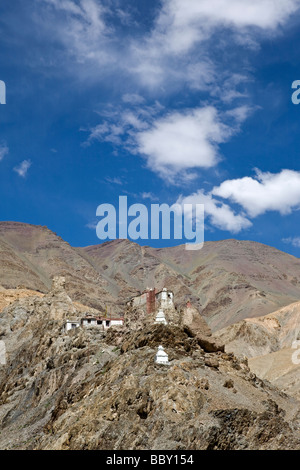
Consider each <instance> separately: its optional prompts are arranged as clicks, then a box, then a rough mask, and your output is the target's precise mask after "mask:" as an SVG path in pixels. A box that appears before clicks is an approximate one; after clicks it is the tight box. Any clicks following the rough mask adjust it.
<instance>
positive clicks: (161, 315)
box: [155, 308, 168, 325]
mask: <svg viewBox="0 0 300 470" xmlns="http://www.w3.org/2000/svg"><path fill="white" fill-rule="evenodd" d="M155 323H162V324H163V325H167V324H168V322H167V320H166V317H165V314H164V311H163V309H161V308H160V309H159V311H158V314H157V315H156V318H155Z"/></svg>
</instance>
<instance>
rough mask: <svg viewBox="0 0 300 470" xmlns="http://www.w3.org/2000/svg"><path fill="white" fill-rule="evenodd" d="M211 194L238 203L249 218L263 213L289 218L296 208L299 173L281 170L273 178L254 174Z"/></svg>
mask: <svg viewBox="0 0 300 470" xmlns="http://www.w3.org/2000/svg"><path fill="white" fill-rule="evenodd" d="M212 194H213V195H215V196H219V197H222V198H224V199H229V200H230V201H232V202H235V203H238V204H239V205H241V206H242V207H243V208H244V210H245V211H246V212H247V214H248V215H249V216H250V217H256V216H258V215H261V214H264V213H265V212H267V211H278V212H280V214H281V215H285V214H290V213H291V212H292V211H293V210H295V209H299V207H300V172H298V171H293V170H282V171H281V172H280V173H275V174H274V173H269V172H267V173H262V172H260V171H259V170H256V176H255V177H254V178H252V177H244V178H239V179H234V180H227V181H224V182H223V183H222V184H221V185H220V186H219V187H215V188H214V189H213V191H212Z"/></svg>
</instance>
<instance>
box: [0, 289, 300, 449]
mask: <svg viewBox="0 0 300 470" xmlns="http://www.w3.org/2000/svg"><path fill="white" fill-rule="evenodd" d="M74 309H76V307H75V306H74V305H72V303H70V299H69V297H68V296H66V295H65V294H63V293H62V292H61V291H59V292H56V291H52V292H50V293H49V294H48V295H46V296H44V297H41V296H34V297H27V298H22V299H19V300H16V301H15V302H13V303H11V304H9V305H8V306H7V307H5V308H4V310H3V311H2V314H1V316H0V339H1V340H2V341H4V342H5V344H6V347H7V364H6V365H3V366H0V448H1V449H126V450H130V449H151V450H155V449H170V450H172V449H184V450H189V449H300V433H299V429H300V427H299V425H300V410H299V402H297V401H296V400H295V399H293V398H292V397H289V396H287V395H286V394H284V393H282V392H280V391H279V390H278V389H276V388H275V387H274V386H272V385H271V384H269V383H268V382H264V381H263V380H260V379H258V378H257V377H256V376H255V374H253V373H252V372H251V371H250V370H249V367H248V366H247V361H246V360H238V359H237V358H236V357H235V356H234V355H233V354H228V353H226V352H223V349H224V347H223V346H220V347H217V348H211V341H213V340H212V339H209V338H207V341H206V342H203V341H201V340H199V339H198V335H197V333H194V332H193V331H191V330H190V329H189V328H187V327H184V326H183V327H180V326H169V325H168V326H164V325H149V326H147V327H145V328H141V329H139V330H137V331H130V330H128V329H126V328H124V329H120V328H115V329H113V328H111V329H110V330H108V332H103V331H101V330H99V329H97V328H96V329H94V328H90V329H83V328H77V329H75V330H71V331H69V332H65V331H64V330H63V329H62V320H63V317H64V316H67V315H68V313H69V311H72V312H73V311H74ZM188 314H189V312H188ZM59 318H60V320H59ZM196 327H197V325H196ZM196 329H197V328H196ZM159 345H162V346H163V347H164V349H165V351H166V352H167V354H168V356H169V365H158V364H156V363H155V361H154V358H155V354H156V352H157V348H158V346H159ZM212 349H215V350H214V352H212Z"/></svg>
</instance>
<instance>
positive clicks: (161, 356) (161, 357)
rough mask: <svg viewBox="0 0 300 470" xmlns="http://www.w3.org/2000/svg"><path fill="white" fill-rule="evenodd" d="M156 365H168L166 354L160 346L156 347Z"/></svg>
mask: <svg viewBox="0 0 300 470" xmlns="http://www.w3.org/2000/svg"><path fill="white" fill-rule="evenodd" d="M155 362H156V364H169V358H168V354H167V353H166V352H165V351H164V348H163V347H162V346H158V351H157V353H156V356H155Z"/></svg>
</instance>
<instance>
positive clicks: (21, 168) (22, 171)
mask: <svg viewBox="0 0 300 470" xmlns="http://www.w3.org/2000/svg"><path fill="white" fill-rule="evenodd" d="M31 165H32V162H31V161H30V160H23V161H22V162H21V163H20V165H18V166H15V167H14V171H15V172H16V173H18V175H19V176H21V177H22V178H26V176H27V172H28V170H29V168H30V167H31Z"/></svg>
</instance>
